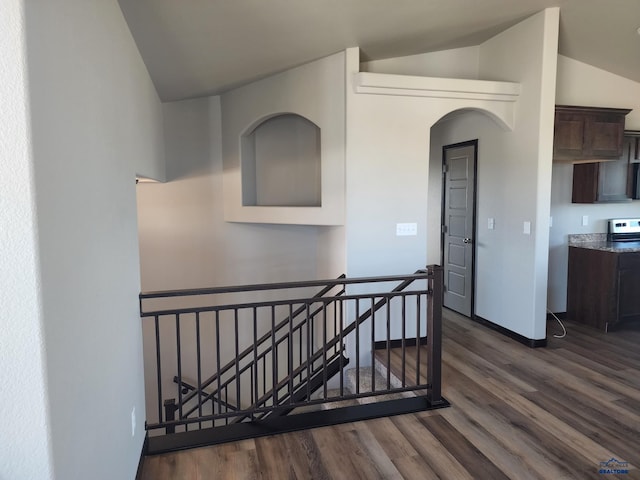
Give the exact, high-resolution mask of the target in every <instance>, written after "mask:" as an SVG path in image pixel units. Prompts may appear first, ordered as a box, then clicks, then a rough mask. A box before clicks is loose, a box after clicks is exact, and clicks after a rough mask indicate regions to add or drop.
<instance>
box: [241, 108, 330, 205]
mask: <svg viewBox="0 0 640 480" xmlns="http://www.w3.org/2000/svg"><path fill="white" fill-rule="evenodd" d="M240 155H241V175H242V205H243V206H258V207H260V206H271V207H320V206H321V205H322V180H321V178H322V161H321V159H322V151H321V130H320V127H319V126H318V125H316V124H315V123H314V122H312V121H311V120H309V119H308V118H305V117H304V116H302V115H299V114H296V113H290V112H283V113H277V114H272V115H269V116H267V117H264V118H261V119H259V120H257V121H256V122H253V123H252V124H251V125H250V126H249V127H248V128H247V129H246V130H245V133H244V134H242V135H241V138H240Z"/></svg>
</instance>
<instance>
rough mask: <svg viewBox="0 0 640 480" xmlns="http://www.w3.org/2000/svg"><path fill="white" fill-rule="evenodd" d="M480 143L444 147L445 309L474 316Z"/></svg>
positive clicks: (443, 242) (443, 236)
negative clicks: (478, 149) (476, 190)
mask: <svg viewBox="0 0 640 480" xmlns="http://www.w3.org/2000/svg"><path fill="white" fill-rule="evenodd" d="M476 151H477V140H474V141H472V142H465V143H463V144H456V145H449V146H446V147H444V169H443V171H444V185H443V186H444V203H443V215H442V220H443V227H442V232H443V234H442V246H443V252H442V253H443V268H444V287H445V288H444V306H445V307H447V308H450V309H452V310H455V311H456V312H459V313H461V314H463V315H466V316H467V317H471V315H472V305H473V289H474V283H473V282H474V272H473V261H474V234H475V230H474V226H475V181H476V180H475V177H476Z"/></svg>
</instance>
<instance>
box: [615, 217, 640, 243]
mask: <svg viewBox="0 0 640 480" xmlns="http://www.w3.org/2000/svg"><path fill="white" fill-rule="evenodd" d="M607 240H608V241H609V242H640V218H612V219H611V220H609V228H608V233H607Z"/></svg>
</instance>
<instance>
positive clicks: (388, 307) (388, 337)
mask: <svg viewBox="0 0 640 480" xmlns="http://www.w3.org/2000/svg"><path fill="white" fill-rule="evenodd" d="M392 299H393V298H389V301H388V302H387V345H386V349H387V390H390V389H391V300H392Z"/></svg>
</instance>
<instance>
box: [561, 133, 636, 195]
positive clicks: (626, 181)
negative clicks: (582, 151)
mask: <svg viewBox="0 0 640 480" xmlns="http://www.w3.org/2000/svg"><path fill="white" fill-rule="evenodd" d="M639 170H640V132H637V131H631V130H630V131H625V132H624V138H623V142H622V154H621V155H620V156H619V157H618V158H617V159H615V160H613V161H605V162H594V163H576V164H575V165H574V166H573V189H572V195H571V201H572V203H598V202H625V201H629V200H631V199H638V198H640V188H639V185H638V179H639V177H640V171H639Z"/></svg>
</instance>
